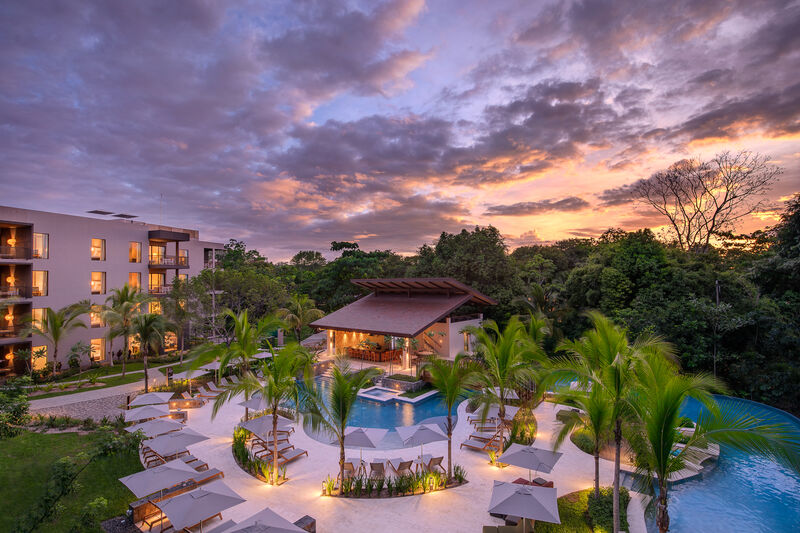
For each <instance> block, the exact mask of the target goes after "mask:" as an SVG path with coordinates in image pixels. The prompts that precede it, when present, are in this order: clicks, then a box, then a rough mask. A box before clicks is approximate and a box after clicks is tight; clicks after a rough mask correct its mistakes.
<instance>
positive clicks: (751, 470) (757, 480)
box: [648, 397, 800, 533]
mask: <svg viewBox="0 0 800 533" xmlns="http://www.w3.org/2000/svg"><path fill="white" fill-rule="evenodd" d="M719 402H720V407H721V408H722V409H725V407H726V406H736V407H737V408H741V407H742V406H744V407H746V408H747V411H748V412H749V414H751V415H753V416H755V417H759V418H771V419H777V420H779V421H782V422H786V423H789V424H792V425H794V426H795V427H797V429H798V431H800V420H798V419H797V418H794V417H792V416H791V415H789V414H787V413H785V412H783V411H779V410H777V409H773V408H771V407H768V406H766V405H763V404H759V403H755V402H750V401H747V400H740V399H734V398H728V397H724V398H719ZM700 410H701V406H700V404H699V403H697V402H696V401H694V400H691V401H689V402H687V404H686V405H685V406H684V408H683V413H682V414H683V415H685V416H688V417H690V418H692V419H693V420H696V419H697V415H698V414H699V412H700ZM669 515H670V531H671V532H674V533H689V532H699V531H702V532H705V533H729V532H731V531H758V532H773V531H774V532H784V531H800V476H798V475H797V474H795V473H793V472H792V471H790V470H789V469H787V468H784V467H782V466H780V465H778V464H776V463H773V462H771V461H769V460H767V459H764V458H761V457H759V456H750V455H748V454H744V453H741V452H737V451H735V450H732V449H731V448H728V447H725V446H722V453H721V454H720V458H719V461H718V463H717V466H716V468H715V469H714V470H713V471H712V472H710V473H709V474H707V475H706V476H705V477H704V478H701V479H697V480H692V481H687V482H685V483H681V484H678V485H674V486H672V487H671V488H670V491H669ZM648 531H650V532H654V531H658V528H656V526H655V520H654V519H652V518H650V519H649V520H648Z"/></svg>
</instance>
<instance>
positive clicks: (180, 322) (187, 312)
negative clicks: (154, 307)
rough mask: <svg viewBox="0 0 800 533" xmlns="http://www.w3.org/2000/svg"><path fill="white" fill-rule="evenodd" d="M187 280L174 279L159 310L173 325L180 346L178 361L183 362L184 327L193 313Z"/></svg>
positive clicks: (162, 299)
mask: <svg viewBox="0 0 800 533" xmlns="http://www.w3.org/2000/svg"><path fill="white" fill-rule="evenodd" d="M191 296H192V294H191V291H190V290H189V282H188V281H184V280H181V279H175V281H173V282H172V287H171V288H170V291H169V293H168V294H167V295H166V296H164V297H163V298H161V312H162V313H163V314H164V317H165V318H166V319H167V320H168V321H169V322H171V323H172V324H174V325H175V331H176V332H177V335H178V342H179V346H180V354H181V356H180V358H181V359H180V362H181V364H183V352H184V347H185V339H186V329H187V328H188V327H189V323H190V322H191V320H192V318H194V314H193V313H192V311H191V308H190V304H189V300H190V299H191Z"/></svg>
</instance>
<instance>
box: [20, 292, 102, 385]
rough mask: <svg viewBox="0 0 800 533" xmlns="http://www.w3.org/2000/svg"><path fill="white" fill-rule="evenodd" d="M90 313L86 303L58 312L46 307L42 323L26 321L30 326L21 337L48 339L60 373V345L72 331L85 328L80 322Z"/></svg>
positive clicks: (54, 362) (55, 369)
mask: <svg viewBox="0 0 800 533" xmlns="http://www.w3.org/2000/svg"><path fill="white" fill-rule="evenodd" d="M86 312H88V308H87V307H86V306H85V305H84V302H79V303H77V304H72V305H67V306H65V307H62V308H61V309H59V310H58V311H54V310H53V309H51V308H49V307H45V309H44V316H43V317H42V320H41V322H39V323H36V322H34V321H33V319H32V318H28V319H27V320H26V322H27V324H28V326H27V327H26V328H25V330H24V331H23V332H22V333H21V335H22V336H23V337H24V336H28V335H39V336H41V337H44V338H45V339H47V340H48V341H49V342H50V344H52V345H53V370H54V371H55V372H57V371H58V365H59V362H58V345H59V343H60V342H61V341H62V339H64V337H65V336H66V335H67V334H68V333H69V332H71V331H74V330H76V329H78V328H85V327H86V324H85V323H84V322H83V321H82V320H80V316H81V315H83V314H85V313H86Z"/></svg>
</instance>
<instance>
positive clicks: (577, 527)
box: [536, 489, 593, 533]
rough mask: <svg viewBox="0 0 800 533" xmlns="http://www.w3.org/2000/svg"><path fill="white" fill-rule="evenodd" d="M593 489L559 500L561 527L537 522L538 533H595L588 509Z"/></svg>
mask: <svg viewBox="0 0 800 533" xmlns="http://www.w3.org/2000/svg"><path fill="white" fill-rule="evenodd" d="M591 492H592V489H588V490H581V491H578V492H571V493H569V494H565V495H564V496H562V497H560V498H559V499H558V514H559V515H560V517H561V525H558V524H548V523H546V522H536V533H550V532H552V533H556V532H557V533H593V532H592V527H591V526H590V525H589V516H588V514H587V509H588V506H589V493H591Z"/></svg>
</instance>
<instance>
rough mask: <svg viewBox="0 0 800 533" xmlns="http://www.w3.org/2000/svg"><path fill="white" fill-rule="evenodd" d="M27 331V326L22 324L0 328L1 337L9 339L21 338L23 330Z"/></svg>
mask: <svg viewBox="0 0 800 533" xmlns="http://www.w3.org/2000/svg"><path fill="white" fill-rule="evenodd" d="M24 329H25V326H23V325H21V324H15V325H13V326H5V325H3V326H0V337H2V338H8V337H19V336H20V333H22V330H24Z"/></svg>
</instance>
